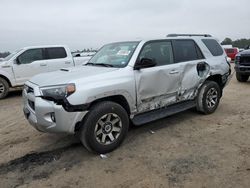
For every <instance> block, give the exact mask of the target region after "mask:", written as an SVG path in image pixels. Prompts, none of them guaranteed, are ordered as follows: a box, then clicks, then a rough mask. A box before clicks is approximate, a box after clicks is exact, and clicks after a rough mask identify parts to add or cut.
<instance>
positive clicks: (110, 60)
mask: <svg viewBox="0 0 250 188" xmlns="http://www.w3.org/2000/svg"><path fill="white" fill-rule="evenodd" d="M138 44H139V42H119V43H113V44H107V45H105V46H103V47H102V48H101V49H100V50H99V51H98V52H97V53H96V54H95V55H94V56H93V58H92V59H91V60H90V61H89V62H88V63H87V64H86V65H104V66H105V65H106V67H119V68H121V67H126V66H127V64H128V62H129V60H130V58H131V57H132V55H133V53H134V51H135V49H136V47H137V45H138Z"/></svg>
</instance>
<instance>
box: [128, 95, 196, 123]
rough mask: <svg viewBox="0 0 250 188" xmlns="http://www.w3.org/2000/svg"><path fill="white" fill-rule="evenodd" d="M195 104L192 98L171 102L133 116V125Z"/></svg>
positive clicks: (160, 117) (163, 116)
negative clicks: (162, 106)
mask: <svg viewBox="0 0 250 188" xmlns="http://www.w3.org/2000/svg"><path fill="white" fill-rule="evenodd" d="M195 106H196V102H195V101H194V100H192V101H186V102H181V103H177V104H173V105H170V106H167V107H164V108H161V109H157V110H153V111H149V112H145V113H142V114H138V115H136V116H134V118H133V119H132V122H133V123H134V125H142V124H145V123H149V122H151V121H155V120H158V119H162V118H165V117H167V116H170V115H173V114H176V113H179V112H182V111H185V110H188V109H190V108H193V107H195Z"/></svg>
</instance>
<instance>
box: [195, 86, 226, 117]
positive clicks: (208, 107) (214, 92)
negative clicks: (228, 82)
mask: <svg viewBox="0 0 250 188" xmlns="http://www.w3.org/2000/svg"><path fill="white" fill-rule="evenodd" d="M221 93H222V92H221V88H220V86H219V85H218V84H217V83H216V82H214V81H205V83H204V84H203V85H202V87H201V89H200V91H199V94H198V96H197V105H196V108H197V110H198V111H200V112H202V113H204V114H211V113H213V112H214V111H215V110H216V109H217V107H218V105H219V102H220V98H221Z"/></svg>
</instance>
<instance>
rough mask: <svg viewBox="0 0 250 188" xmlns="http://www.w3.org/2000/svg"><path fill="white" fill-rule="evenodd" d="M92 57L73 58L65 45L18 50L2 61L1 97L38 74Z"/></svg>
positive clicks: (77, 63) (76, 64)
mask: <svg viewBox="0 0 250 188" xmlns="http://www.w3.org/2000/svg"><path fill="white" fill-rule="evenodd" d="M90 58H91V56H86V57H74V58H73V57H72V55H71V52H70V50H69V48H68V47H67V46H65V45H50V46H32V47H25V48H22V49H20V50H17V51H16V52H14V53H12V54H10V55H9V56H7V57H6V58H4V59H3V60H2V61H0V99H3V98H5V97H6V96H7V95H8V93H9V89H10V88H14V87H19V86H23V85H24V83H25V82H26V81H27V80H29V79H30V78H31V77H32V76H34V75H36V74H39V73H44V72H51V71H56V70H59V69H61V68H68V67H74V66H79V65H82V64H85V63H87V62H88V60H89V59H90ZM48 79H49V78H48Z"/></svg>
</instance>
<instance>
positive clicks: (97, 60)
mask: <svg viewBox="0 0 250 188" xmlns="http://www.w3.org/2000/svg"><path fill="white" fill-rule="evenodd" d="M230 73H231V69H230V63H229V62H227V58H226V54H225V52H224V50H223V49H222V47H221V46H220V44H219V43H218V42H217V40H215V39H214V38H213V37H211V36H210V35H191V34H190V35H189V34H182V35H177V34H171V35H168V36H167V37H166V38H162V39H157V40H143V41H131V42H118V43H112V44H107V45H105V46H103V47H102V48H101V49H100V50H99V51H98V52H97V53H96V55H95V56H94V57H93V58H92V59H91V60H90V61H89V62H88V63H87V64H86V65H84V66H82V68H79V67H78V68H68V69H61V70H60V71H56V72H52V73H45V74H40V75H37V76H35V77H33V78H32V79H31V80H30V81H28V82H26V84H25V87H24V90H23V101H24V108H23V110H24V114H25V116H26V118H27V119H28V121H29V123H30V124H31V125H33V126H34V127H35V128H36V129H38V130H39V131H43V132H51V133H71V134H76V135H78V136H79V137H80V140H81V142H82V143H83V145H84V146H85V147H86V148H87V149H88V150H90V151H93V152H96V153H107V152H110V151H112V150H114V149H115V148H117V147H118V146H119V145H120V144H121V143H122V141H123V140H124V138H125V136H126V133H127V131H128V128H129V124H130V123H133V124H134V125H142V124H144V123H147V122H151V121H154V120H157V119H160V118H164V117H166V116H169V115H172V114H175V113H178V112H181V111H184V110H187V109H190V108H194V107H196V109H197V110H198V111H200V112H202V113H204V114H211V113H213V112H214V111H215V110H216V108H217V107H218V105H219V101H220V98H221V96H222V91H223V88H224V87H225V85H226V83H227V82H228V81H229V79H230V77H231V76H230Z"/></svg>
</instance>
